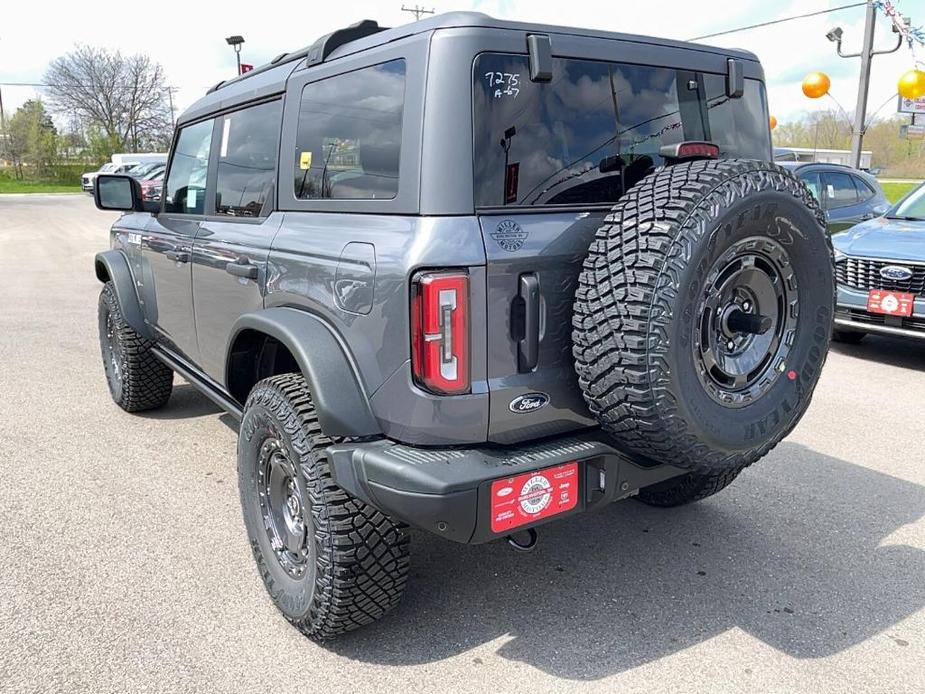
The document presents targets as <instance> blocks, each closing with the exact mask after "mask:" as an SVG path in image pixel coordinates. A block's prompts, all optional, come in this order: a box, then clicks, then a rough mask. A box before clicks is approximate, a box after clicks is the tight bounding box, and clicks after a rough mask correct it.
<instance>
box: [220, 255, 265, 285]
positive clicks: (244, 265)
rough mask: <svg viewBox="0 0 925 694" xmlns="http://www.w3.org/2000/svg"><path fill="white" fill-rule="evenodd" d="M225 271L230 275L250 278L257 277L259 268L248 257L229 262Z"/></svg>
mask: <svg viewBox="0 0 925 694" xmlns="http://www.w3.org/2000/svg"><path fill="white" fill-rule="evenodd" d="M225 272H227V273H228V274H229V275H234V276H235V277H243V278H245V279H249V280H255V279H257V273H258V268H257V266H256V265H254V264H253V263H251V261H249V260H247V259H246V258H245V259H243V260H236V261H235V262H233V263H228V264H227V265H226V266H225Z"/></svg>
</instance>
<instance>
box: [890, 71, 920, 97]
mask: <svg viewBox="0 0 925 694" xmlns="http://www.w3.org/2000/svg"><path fill="white" fill-rule="evenodd" d="M897 87H898V90H899V95H900V96H902V97H903V98H905V99H918V98H919V97H920V96H925V72H922V71H921V70H909V72H907V73H905V74H904V75H903V76H902V77H900V78H899V84H898V85H897Z"/></svg>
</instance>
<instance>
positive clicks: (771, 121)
mask: <svg viewBox="0 0 925 694" xmlns="http://www.w3.org/2000/svg"><path fill="white" fill-rule="evenodd" d="M768 124H769V125H770V126H771V130H774V128H776V127H777V119H776V118H775V117H774V116H771V117H770V118H769V119H768Z"/></svg>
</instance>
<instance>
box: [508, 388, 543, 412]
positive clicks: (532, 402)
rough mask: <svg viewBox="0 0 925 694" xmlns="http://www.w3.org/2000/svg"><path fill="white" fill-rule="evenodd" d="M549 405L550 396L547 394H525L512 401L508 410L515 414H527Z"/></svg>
mask: <svg viewBox="0 0 925 694" xmlns="http://www.w3.org/2000/svg"><path fill="white" fill-rule="evenodd" d="M548 403H549V396H548V395H546V393H524V394H523V395H521V396H519V397H516V398H514V399H513V400H511V404H510V405H508V408H509V409H510V410H511V412H513V413H515V414H526V413H527V412H535V411H536V410H538V409H540V408H541V407H545V406H546V405H547V404H548Z"/></svg>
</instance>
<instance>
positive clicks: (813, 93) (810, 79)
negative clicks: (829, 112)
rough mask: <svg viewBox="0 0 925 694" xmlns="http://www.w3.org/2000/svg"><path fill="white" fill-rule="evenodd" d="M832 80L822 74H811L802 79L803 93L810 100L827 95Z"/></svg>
mask: <svg viewBox="0 0 925 694" xmlns="http://www.w3.org/2000/svg"><path fill="white" fill-rule="evenodd" d="M831 86H832V80H830V79H829V76H828V75H827V74H825V73H824V72H811V73H809V74H808V75H806V77H804V78H803V93H804V94H806V96H808V97H809V98H810V99H818V98H819V97H822V96H825V95H826V94H828V93H829V87H831Z"/></svg>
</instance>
